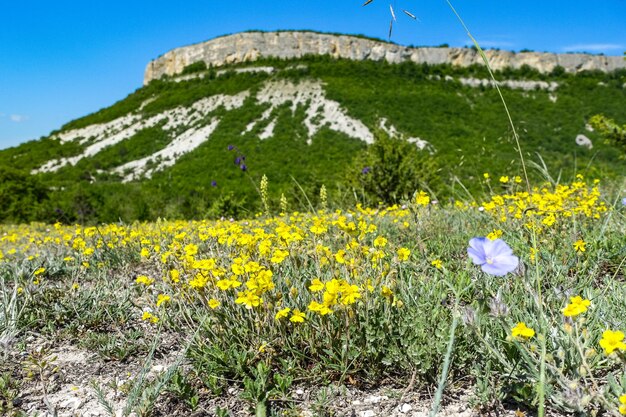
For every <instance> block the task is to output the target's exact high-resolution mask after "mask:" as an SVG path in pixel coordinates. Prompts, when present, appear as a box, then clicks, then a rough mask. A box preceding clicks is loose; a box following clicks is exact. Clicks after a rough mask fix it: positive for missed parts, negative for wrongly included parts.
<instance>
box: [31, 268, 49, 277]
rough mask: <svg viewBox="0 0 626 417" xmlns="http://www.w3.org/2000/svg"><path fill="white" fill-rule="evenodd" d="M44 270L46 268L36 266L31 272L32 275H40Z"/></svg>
mask: <svg viewBox="0 0 626 417" xmlns="http://www.w3.org/2000/svg"><path fill="white" fill-rule="evenodd" d="M44 272H46V268H37V269H35V272H33V275H34V276H37V275H41V274H43V273H44Z"/></svg>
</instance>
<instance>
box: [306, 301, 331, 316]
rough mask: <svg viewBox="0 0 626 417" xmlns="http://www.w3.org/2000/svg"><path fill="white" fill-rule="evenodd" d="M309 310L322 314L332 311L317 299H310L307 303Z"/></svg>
mask: <svg viewBox="0 0 626 417" xmlns="http://www.w3.org/2000/svg"><path fill="white" fill-rule="evenodd" d="M309 310H311V311H314V312H316V313H319V314H320V315H322V316H325V315H326V314H330V313H332V312H333V310H331V309H330V308H329V307H328V306H327V305H326V304H320V303H318V302H317V301H311V303H310V304H309Z"/></svg>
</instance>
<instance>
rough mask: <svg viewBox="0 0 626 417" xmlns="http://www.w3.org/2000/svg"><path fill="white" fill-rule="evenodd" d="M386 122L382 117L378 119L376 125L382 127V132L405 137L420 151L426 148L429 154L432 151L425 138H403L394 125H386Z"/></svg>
mask: <svg viewBox="0 0 626 417" xmlns="http://www.w3.org/2000/svg"><path fill="white" fill-rule="evenodd" d="M387 122H388V120H387V119H386V118H384V117H383V118H382V119H380V121H379V123H378V126H379V127H380V129H382V131H383V132H385V133H387V134H388V135H389V136H390V137H393V138H401V139H405V140H406V141H407V142H409V143H414V144H415V146H416V147H417V148H418V149H419V150H420V151H423V150H425V149H427V150H428V151H429V152H430V153H431V154H432V153H434V151H435V148H434V147H433V145H432V144H431V143H430V142H428V141H427V140H424V139H420V138H418V137H409V138H405V135H403V134H401V133H400V132H398V129H396V127H395V126H394V125H389V126H387Z"/></svg>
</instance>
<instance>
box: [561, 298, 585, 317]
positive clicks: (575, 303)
mask: <svg viewBox="0 0 626 417" xmlns="http://www.w3.org/2000/svg"><path fill="white" fill-rule="evenodd" d="M590 305H591V301H589V300H585V299H583V298H582V297H581V296H580V295H577V296H576V297H571V298H570V304H568V305H567V307H565V308H564V309H563V310H562V311H563V315H564V316H566V317H576V316H577V315H579V314H582V313H584V312H585V311H587V307H589V306H590Z"/></svg>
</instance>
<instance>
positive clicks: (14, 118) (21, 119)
mask: <svg viewBox="0 0 626 417" xmlns="http://www.w3.org/2000/svg"><path fill="white" fill-rule="evenodd" d="M9 118H10V119H11V121H12V122H15V123H21V122H25V121H26V120H28V116H25V115H23V114H12V115H10V116H9Z"/></svg>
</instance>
